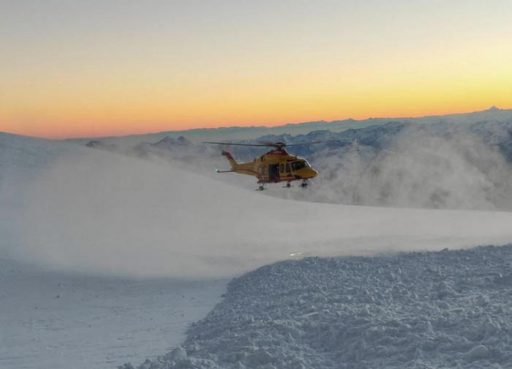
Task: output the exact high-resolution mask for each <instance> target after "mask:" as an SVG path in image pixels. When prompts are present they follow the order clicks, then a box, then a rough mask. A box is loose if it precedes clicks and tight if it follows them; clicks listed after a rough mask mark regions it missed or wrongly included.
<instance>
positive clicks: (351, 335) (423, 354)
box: [125, 246, 512, 369]
mask: <svg viewBox="0 0 512 369" xmlns="http://www.w3.org/2000/svg"><path fill="white" fill-rule="evenodd" d="M511 263H512V246H506V247H499V248H498V247H480V248H476V249H472V250H466V251H441V252H434V253H433V252H428V253H405V254H400V255H395V256H387V257H371V258H360V257H357V258H356V257H351V258H334V259H321V258H308V259H304V260H301V261H286V262H282V263H278V264H274V265H270V266H265V267H263V268H260V269H258V270H256V271H254V272H251V273H249V274H247V275H244V276H243V277H241V278H237V279H235V280H233V281H232V282H231V283H230V285H229V287H228V292H227V293H226V295H225V297H224V299H223V301H222V303H220V304H218V305H217V306H216V308H215V309H214V310H213V311H212V312H211V313H210V314H208V316H207V317H206V318H205V319H203V320H202V321H200V322H198V323H197V324H194V326H192V327H191V329H189V331H188V337H187V340H186V341H185V342H184V344H183V346H182V347H179V348H177V349H176V350H174V351H172V352H170V353H169V354H167V355H165V356H162V357H160V358H159V359H157V360H154V361H148V362H146V363H145V364H143V365H142V366H140V369H147V368H151V369H178V368H197V369H201V368H205V369H206V368H209V369H220V368H222V369H235V368H236V369H244V368H268V369H272V368H280V369H284V368H286V369H296V368H303V369H305V368H308V369H326V368H339V369H353V368H361V369H362V368H374V369H376V368H379V369H392V368H393V369H402V368H403V369H410V368H416V369H428V368H465V369H476V368H510V367H512V350H511V347H512V338H511V335H510V330H511V329H512V310H511V308H510V298H511V295H512V286H511V283H510V282H511V280H512V274H511V269H510V266H511ZM125 368H131V366H130V365H127V366H125Z"/></svg>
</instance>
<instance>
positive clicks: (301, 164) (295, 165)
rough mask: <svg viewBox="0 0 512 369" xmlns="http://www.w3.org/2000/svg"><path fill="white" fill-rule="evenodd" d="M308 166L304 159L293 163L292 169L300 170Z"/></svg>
mask: <svg viewBox="0 0 512 369" xmlns="http://www.w3.org/2000/svg"><path fill="white" fill-rule="evenodd" d="M304 167H306V163H305V162H304V161H294V162H293V163H292V169H293V170H299V169H302V168H304Z"/></svg>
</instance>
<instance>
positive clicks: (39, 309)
mask: <svg viewBox="0 0 512 369" xmlns="http://www.w3.org/2000/svg"><path fill="white" fill-rule="evenodd" d="M224 289H225V281H200V282H193V281H177V280H170V279H157V280H134V279H120V278H108V277H97V276H91V275H83V274H82V275H80V274H75V273H62V272H54V271H45V270H42V269H41V268H37V267H34V266H32V265H27V264H24V263H17V262H14V261H13V260H7V259H1V258H0V301H1V304H0V368H2V369H4V368H5V369H35V368H38V369H70V368H72V369H90V368H95V369H108V368H115V367H116V366H118V365H121V364H123V363H125V362H127V361H132V362H142V361H143V360H144V359H146V358H147V357H150V358H154V357H156V356H157V355H161V354H162V353H163V352H165V351H168V350H170V349H172V348H175V347H176V346H178V345H179V344H180V343H181V342H182V341H183V339H184V333H185V330H186V329H187V327H188V325H189V324H190V323H191V322H193V321H196V320H198V319H201V318H203V317H204V316H205V315H206V313H207V312H208V311H209V310H210V309H211V308H213V306H214V305H215V303H216V302H217V301H218V299H219V298H220V295H221V294H222V293H223V292H224Z"/></svg>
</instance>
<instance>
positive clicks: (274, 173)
mask: <svg viewBox="0 0 512 369" xmlns="http://www.w3.org/2000/svg"><path fill="white" fill-rule="evenodd" d="M268 178H269V181H270V182H278V181H279V164H270V165H269V166H268Z"/></svg>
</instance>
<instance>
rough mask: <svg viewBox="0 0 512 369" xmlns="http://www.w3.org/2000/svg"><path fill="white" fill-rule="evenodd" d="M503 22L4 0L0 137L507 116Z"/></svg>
mask: <svg viewBox="0 0 512 369" xmlns="http://www.w3.org/2000/svg"><path fill="white" fill-rule="evenodd" d="M511 19H512V1H509V0H501V1H499V0H450V1H445V0H442V1H441V0H382V1H377V0H366V1H359V0H338V1H334V0H333V1H322V0H318V1H313V0H309V1H305V0H279V1H277V0H276V1H265V0H258V1H256V0H254V1H243V0H218V1H215V0H210V1H208V0H203V1H195V0H183V1H171V0H167V1H164V0H162V1H142V0H123V1H121V0H87V1H85V0H83V1H65V0H61V1H54V0H47V1H36V0H33V1H24V0H2V1H1V2H0V75H1V83H0V131H6V132H12V133H19V134H26V135H34V136H42V137H57V138H60V137H77V136H101V135H113V134H116V135H118V134H119V135H120V134H128V133H141V132H151V131H153V132H154V131H163V130H176V129H187V128H196V127H218V126H229V125H276V124H282V123H289V122H301V121H312V120H334V119H345V118H367V117H377V116H379V117H390V116H393V117H397V116H420V115H429V114H445V113H454V112H465V111H473V110H481V109H484V108H487V107H489V106H491V105H497V106H499V107H502V108H510V107H512V21H511Z"/></svg>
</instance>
